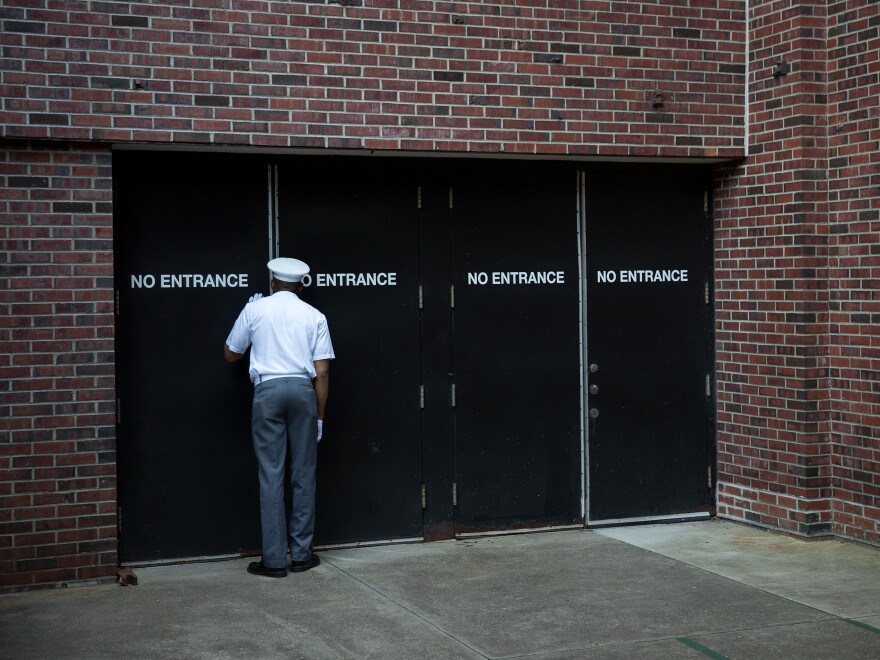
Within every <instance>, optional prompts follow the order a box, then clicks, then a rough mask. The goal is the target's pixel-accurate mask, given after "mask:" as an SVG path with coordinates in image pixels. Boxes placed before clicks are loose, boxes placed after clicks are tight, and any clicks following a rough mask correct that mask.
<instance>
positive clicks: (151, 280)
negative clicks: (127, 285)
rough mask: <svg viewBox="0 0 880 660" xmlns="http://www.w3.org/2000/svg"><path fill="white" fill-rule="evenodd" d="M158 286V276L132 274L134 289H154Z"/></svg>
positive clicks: (132, 286)
mask: <svg viewBox="0 0 880 660" xmlns="http://www.w3.org/2000/svg"><path fill="white" fill-rule="evenodd" d="M154 286H156V278H155V277H153V276H152V275H132V276H131V288H132V289H143V288H147V289H152V288H153V287H154Z"/></svg>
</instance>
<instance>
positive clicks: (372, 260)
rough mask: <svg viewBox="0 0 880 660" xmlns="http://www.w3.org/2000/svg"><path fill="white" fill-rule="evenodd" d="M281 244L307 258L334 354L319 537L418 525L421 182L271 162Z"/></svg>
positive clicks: (373, 536) (384, 173) (313, 163)
mask: <svg viewBox="0 0 880 660" xmlns="http://www.w3.org/2000/svg"><path fill="white" fill-rule="evenodd" d="M278 171H279V177H278V182H279V183H278V190H279V193H278V199H279V202H278V217H279V222H278V228H279V239H280V252H279V254H281V255H284V256H293V257H296V258H299V259H302V260H304V261H305V262H306V263H308V264H309V266H310V267H311V270H312V272H311V279H310V282H309V286H308V287H306V288H305V290H304V291H303V293H302V298H303V299H304V300H305V301H306V302H308V303H309V304H311V305H314V306H315V307H317V308H318V309H319V310H320V311H321V312H323V313H324V314H325V316H326V317H327V321H328V325H329V328H330V335H331V338H332V340H333V347H334V350H335V352H336V359H335V360H334V361H333V363H332V365H331V369H330V398H329V402H328V407H327V413H326V418H325V427H324V429H325V430H324V439H323V440H322V441H321V444H320V446H319V448H318V491H317V493H318V494H317V518H316V530H315V537H316V543H317V544H320V545H327V544H334V543H344V542H349V541H371V540H382V539H393V538H407V537H417V536H420V535H421V533H422V507H421V501H422V497H421V486H422V440H421V434H422V430H421V418H420V407H419V398H420V382H421V380H420V379H421V361H420V335H419V216H418V191H417V185H416V183H415V180H414V178H413V177H412V176H411V174H410V173H409V172H408V170H407V169H406V168H397V167H396V166H395V165H393V164H390V163H388V164H386V165H385V166H383V167H381V168H379V167H377V165H376V163H375V161H372V160H371V161H367V160H365V159H363V160H362V159H355V160H349V161H347V162H344V163H340V162H338V161H336V160H335V159H322V160H317V159H314V160H308V161H305V160H298V161H285V162H282V163H281V164H280V165H279V168H278Z"/></svg>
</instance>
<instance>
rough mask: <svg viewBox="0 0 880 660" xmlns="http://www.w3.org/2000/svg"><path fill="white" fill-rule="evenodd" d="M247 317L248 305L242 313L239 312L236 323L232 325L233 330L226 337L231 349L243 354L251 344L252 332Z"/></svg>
mask: <svg viewBox="0 0 880 660" xmlns="http://www.w3.org/2000/svg"><path fill="white" fill-rule="evenodd" d="M247 317H248V314H247V307H245V308H244V309H243V310H241V314H239V315H238V318H237V319H236V320H235V325H233V326H232V332H230V333H229V336H228V337H227V338H226V345H227V346H229V350H230V351H232V352H233V353H239V354H241V355H243V354H244V353H245V352H246V351H247V349H248V347H249V346H250V345H251V333H250V328H249V327H248V318H247Z"/></svg>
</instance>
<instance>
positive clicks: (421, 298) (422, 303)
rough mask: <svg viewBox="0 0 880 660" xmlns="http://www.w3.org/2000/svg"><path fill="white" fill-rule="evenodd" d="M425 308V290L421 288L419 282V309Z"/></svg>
mask: <svg viewBox="0 0 880 660" xmlns="http://www.w3.org/2000/svg"><path fill="white" fill-rule="evenodd" d="M424 308H425V292H424V291H423V290H422V285H421V284H419V309H424Z"/></svg>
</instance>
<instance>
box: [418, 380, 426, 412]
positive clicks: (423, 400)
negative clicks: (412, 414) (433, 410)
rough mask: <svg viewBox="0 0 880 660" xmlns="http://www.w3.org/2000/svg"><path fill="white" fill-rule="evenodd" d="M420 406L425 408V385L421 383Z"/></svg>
mask: <svg viewBox="0 0 880 660" xmlns="http://www.w3.org/2000/svg"><path fill="white" fill-rule="evenodd" d="M419 408H422V409H423V410H424V408H425V386H424V385H419Z"/></svg>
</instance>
